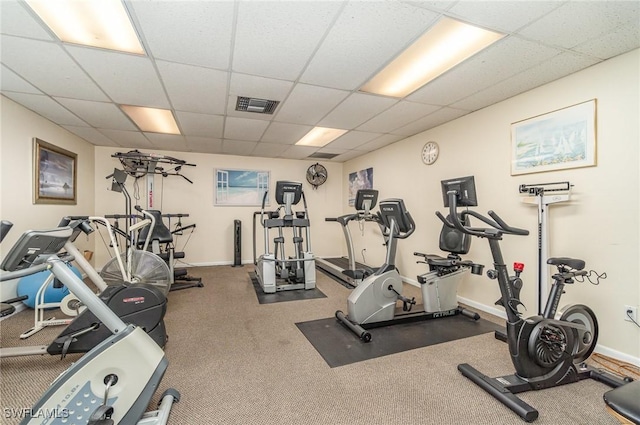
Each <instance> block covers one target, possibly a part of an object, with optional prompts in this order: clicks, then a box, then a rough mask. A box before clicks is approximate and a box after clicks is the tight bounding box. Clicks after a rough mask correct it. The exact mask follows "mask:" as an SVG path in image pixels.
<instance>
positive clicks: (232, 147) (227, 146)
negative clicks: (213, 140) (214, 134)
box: [222, 139, 258, 155]
mask: <svg viewBox="0 0 640 425" xmlns="http://www.w3.org/2000/svg"><path fill="white" fill-rule="evenodd" d="M257 145H258V142H247V141H244V140H227V139H225V140H223V141H222V152H223V153H226V154H229V155H251V152H253V150H254V149H255V148H256V146H257Z"/></svg>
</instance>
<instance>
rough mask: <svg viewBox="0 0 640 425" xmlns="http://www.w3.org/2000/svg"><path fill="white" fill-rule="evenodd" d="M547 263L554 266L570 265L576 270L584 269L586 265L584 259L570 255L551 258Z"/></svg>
mask: <svg viewBox="0 0 640 425" xmlns="http://www.w3.org/2000/svg"><path fill="white" fill-rule="evenodd" d="M547 264H551V265H552V266H569V267H570V268H572V269H574V270H582V269H584V266H585V262H584V260H577V259H574V258H569V257H553V258H549V259H548V260H547Z"/></svg>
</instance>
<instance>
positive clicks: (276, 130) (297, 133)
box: [261, 121, 313, 145]
mask: <svg viewBox="0 0 640 425" xmlns="http://www.w3.org/2000/svg"><path fill="white" fill-rule="evenodd" d="M312 128H313V127H312V126H310V125H299V124H288V123H282V122H275V121H274V122H272V123H271V124H270V125H269V127H268V128H267V131H265V132H264V134H263V135H262V139H261V140H262V141H263V142H269V143H277V144H285V145H292V144H294V143H296V142H297V141H298V140H300V139H302V137H303V136H304V135H305V134H307V133H308V132H310V131H311V129H312Z"/></svg>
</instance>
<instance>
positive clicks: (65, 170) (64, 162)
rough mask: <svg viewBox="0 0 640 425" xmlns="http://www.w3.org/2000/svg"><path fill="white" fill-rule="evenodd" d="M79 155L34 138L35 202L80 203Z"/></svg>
mask: <svg viewBox="0 0 640 425" xmlns="http://www.w3.org/2000/svg"><path fill="white" fill-rule="evenodd" d="M77 175H78V155H76V154H75V153H73V152H70V151H68V150H66V149H62V148H60V147H58V146H55V145H52V144H51V143H47V142H45V141H44V140H40V139H38V138H34V139H33V203H34V204H68V205H75V204H76V203H77V179H78V177H77Z"/></svg>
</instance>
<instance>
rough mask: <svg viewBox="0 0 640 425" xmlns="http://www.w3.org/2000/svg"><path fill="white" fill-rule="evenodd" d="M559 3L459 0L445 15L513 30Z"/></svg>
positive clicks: (503, 29)
mask: <svg viewBox="0 0 640 425" xmlns="http://www.w3.org/2000/svg"><path fill="white" fill-rule="evenodd" d="M561 4H562V3H561V2H558V1H499V2H498V1H460V2H457V3H456V4H455V5H454V6H453V7H452V8H451V9H449V11H448V13H447V15H450V16H452V17H454V18H459V19H461V20H464V21H466V22H468V23H470V24H475V25H478V26H481V27H486V28H495V29H497V30H499V31H502V32H514V31H516V30H517V29H518V28H521V27H523V26H525V25H527V24H529V23H531V22H533V21H535V20H536V19H538V18H540V17H541V16H544V15H546V14H547V13H549V12H550V11H552V10H553V9H555V8H557V7H558V6H560V5H561Z"/></svg>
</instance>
